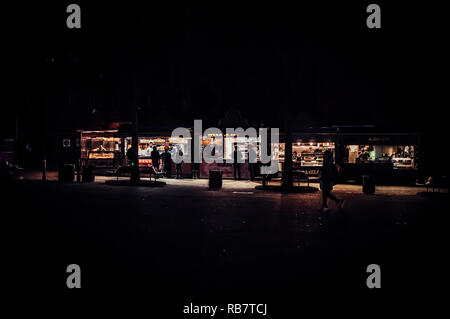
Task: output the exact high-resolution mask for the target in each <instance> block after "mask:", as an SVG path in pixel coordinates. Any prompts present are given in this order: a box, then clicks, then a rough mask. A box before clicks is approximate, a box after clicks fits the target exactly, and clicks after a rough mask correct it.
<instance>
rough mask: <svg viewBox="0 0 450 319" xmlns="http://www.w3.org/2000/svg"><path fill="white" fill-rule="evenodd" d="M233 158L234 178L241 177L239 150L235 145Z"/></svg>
mask: <svg viewBox="0 0 450 319" xmlns="http://www.w3.org/2000/svg"><path fill="white" fill-rule="evenodd" d="M233 159H234V161H233V171H234V179H241V163H240V160H241V152H239V151H238V147H237V145H235V146H234V152H233Z"/></svg>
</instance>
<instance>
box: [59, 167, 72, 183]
mask: <svg viewBox="0 0 450 319" xmlns="http://www.w3.org/2000/svg"><path fill="white" fill-rule="evenodd" d="M74 179H75V165H73V164H63V165H61V166H59V168H58V181H60V182H73V181H74Z"/></svg>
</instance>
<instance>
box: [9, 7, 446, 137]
mask: <svg viewBox="0 0 450 319" xmlns="http://www.w3.org/2000/svg"><path fill="white" fill-rule="evenodd" d="M75 2H76V1H75ZM92 2H93V1H78V2H77V3H78V4H80V6H81V9H82V29H81V30H68V29H67V28H66V25H65V20H66V16H67V14H66V13H65V8H66V5H67V4H68V3H69V2H66V1H62V2H61V3H58V4H50V3H42V2H33V3H32V4H29V5H26V4H24V3H21V4H19V5H17V6H15V7H13V8H10V9H9V8H8V10H6V11H5V12H4V15H5V19H3V21H2V23H3V24H5V26H6V27H5V28H3V31H5V30H7V32H6V33H5V35H4V42H5V43H7V45H6V46H5V47H4V48H3V50H4V51H6V52H4V53H6V56H7V57H6V58H5V59H3V61H4V62H6V66H5V69H7V70H8V71H7V72H4V73H3V77H4V79H5V80H6V82H7V83H8V85H10V86H11V88H9V87H8V90H7V91H8V93H9V94H10V96H11V99H10V100H9V101H8V103H7V106H6V105H4V107H3V110H4V118H5V119H7V121H6V122H5V121H3V123H4V125H3V127H2V135H8V134H10V132H11V131H14V118H15V116H16V114H19V116H20V117H19V118H20V121H21V123H22V128H25V131H26V132H25V133H23V134H25V135H30V134H33V135H36V134H35V133H36V132H37V131H42V123H45V127H46V128H45V129H44V131H46V133H45V134H51V132H53V131H56V130H57V129H60V128H80V127H94V126H96V125H100V124H102V123H106V122H108V121H111V120H119V119H127V118H128V117H129V114H130V110H131V107H132V105H133V104H134V103H136V104H138V105H139V106H140V107H141V108H142V122H144V123H151V121H152V119H154V118H156V119H157V121H159V122H161V123H165V122H167V123H169V124H172V123H173V124H179V123H182V124H186V125H189V124H190V123H192V120H193V118H194V117H195V118H202V119H204V120H209V121H210V123H211V124H217V120H218V119H220V118H222V117H223V116H224V114H225V112H226V110H228V109H229V108H231V107H233V108H238V109H239V110H240V112H241V113H242V114H243V115H244V116H245V117H246V118H248V119H249V120H250V123H255V124H256V123H265V124H269V125H273V126H275V125H276V126H279V125H280V123H282V121H281V119H282V118H283V114H284V112H289V114H292V116H291V118H292V119H293V120H294V122H296V121H297V119H299V118H304V117H305V113H306V114H307V117H309V118H311V119H313V120H314V121H315V122H316V123H317V124H319V125H331V124H376V125H378V126H386V127H388V128H395V129H396V130H402V129H403V130H414V131H426V132H429V131H430V130H431V131H433V132H436V133H440V132H444V131H443V130H441V129H440V127H443V126H444V125H443V124H444V123H445V121H446V120H445V119H444V117H443V116H442V114H443V113H442V111H443V108H444V103H443V102H442V99H441V98H440V97H439V96H441V97H442V95H443V94H442V93H443V92H444V81H443V78H445V77H441V76H439V74H440V73H444V71H443V70H444V61H445V60H444V57H445V56H446V53H445V52H446V50H445V49H444V47H445V42H446V40H445V39H446V38H447V37H445V34H446V30H445V29H444V27H445V26H444V23H445V19H444V16H443V14H444V12H443V11H444V10H443V9H442V8H440V7H439V5H437V3H439V2H437V1H436V2H435V4H432V3H431V2H426V3H423V4H421V5H416V4H414V3H413V2H410V1H408V2H407V1H395V4H394V3H393V2H394V1H388V2H384V1H383V2H382V1H376V3H378V4H379V5H380V6H381V9H382V29H381V30H369V29H367V27H366V24H365V20H366V17H367V13H366V12H365V8H366V6H367V4H369V3H371V2H369V1H345V2H342V1H341V2H338V3H336V1H335V2H331V1H329V2H324V1H314V2H313V3H314V5H312V4H308V5H306V4H305V3H304V2H299V1H297V2H296V4H292V2H293V1H289V2H280V1H277V2H274V1H271V2H267V3H265V2H249V1H184V2H181V1H178V2H177V1H170V2H168V1H145V2H143V3H141V4H138V3H133V2H132V1H126V2H121V3H117V4H112V2H103V3H102V2H97V1H96V2H95V4H93V3H92ZM372 2H373V1H372ZM51 59H53V62H52V63H50V61H51ZM69 62H70V63H69ZM69 93H70V94H69ZM8 96H9V95H8ZM69 96H70V100H69ZM44 104H45V107H46V113H45V115H43V114H44V113H43V112H42V110H43V105H44ZM94 108H95V109H96V113H95V114H92V109H94ZM43 118H44V119H45V122H43Z"/></svg>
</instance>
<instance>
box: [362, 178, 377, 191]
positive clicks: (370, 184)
mask: <svg viewBox="0 0 450 319" xmlns="http://www.w3.org/2000/svg"><path fill="white" fill-rule="evenodd" d="M362 182H363V186H362V191H363V193H364V194H374V193H375V181H374V178H373V176H370V175H363V176H362Z"/></svg>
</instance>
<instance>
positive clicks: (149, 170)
mask: <svg viewBox="0 0 450 319" xmlns="http://www.w3.org/2000/svg"><path fill="white" fill-rule="evenodd" d="M132 170H133V168H132V167H131V166H121V167H119V168H118V169H117V171H116V174H115V175H116V177H117V180H119V176H124V174H131V172H132ZM139 173H141V174H148V175H149V178H150V179H151V177H152V175H153V176H154V177H155V181H156V179H157V178H159V177H162V176H164V173H163V172H158V171H157V170H155V168H154V167H153V166H149V167H139Z"/></svg>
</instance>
